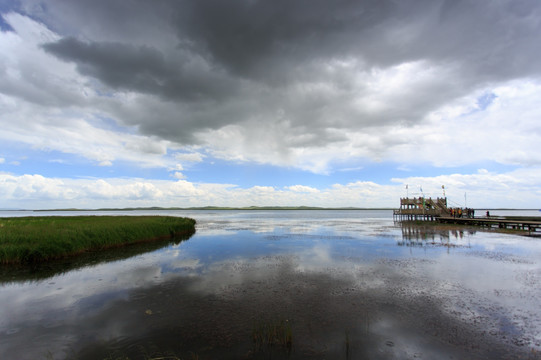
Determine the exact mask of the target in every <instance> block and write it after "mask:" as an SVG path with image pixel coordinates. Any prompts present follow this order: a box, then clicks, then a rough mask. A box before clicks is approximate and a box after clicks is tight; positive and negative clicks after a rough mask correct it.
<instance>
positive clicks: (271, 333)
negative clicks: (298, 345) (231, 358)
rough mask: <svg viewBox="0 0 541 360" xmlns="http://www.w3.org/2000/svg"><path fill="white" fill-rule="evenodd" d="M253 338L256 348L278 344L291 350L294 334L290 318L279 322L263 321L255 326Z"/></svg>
mask: <svg viewBox="0 0 541 360" xmlns="http://www.w3.org/2000/svg"><path fill="white" fill-rule="evenodd" d="M252 339H253V342H254V345H255V348H256V350H260V349H263V348H265V347H272V346H278V347H282V348H284V349H286V350H287V351H288V352H289V351H291V346H292V345H293V335H292V331H291V324H290V323H289V321H288V320H282V321H278V322H261V323H259V324H257V325H256V326H254V328H253V331H252Z"/></svg>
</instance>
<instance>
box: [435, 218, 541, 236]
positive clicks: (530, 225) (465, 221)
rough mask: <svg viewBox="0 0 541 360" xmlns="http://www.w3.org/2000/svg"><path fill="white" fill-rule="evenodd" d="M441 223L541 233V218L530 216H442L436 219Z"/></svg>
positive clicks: (531, 233) (532, 233)
mask: <svg viewBox="0 0 541 360" xmlns="http://www.w3.org/2000/svg"><path fill="white" fill-rule="evenodd" d="M435 220H436V221H438V222H440V223H446V224H461V225H474V226H482V227H486V228H490V229H511V230H523V231H528V233H529V234H530V235H535V234H540V233H541V218H540V219H539V220H537V219H533V218H528V217H520V216H517V217H503V216H502V217H477V218H456V217H450V216H441V217H438V218H436V219H435Z"/></svg>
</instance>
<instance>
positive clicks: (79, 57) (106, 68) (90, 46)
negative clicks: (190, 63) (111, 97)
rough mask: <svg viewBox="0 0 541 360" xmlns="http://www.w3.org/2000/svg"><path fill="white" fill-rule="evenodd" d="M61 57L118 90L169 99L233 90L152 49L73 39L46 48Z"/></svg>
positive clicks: (213, 94)
mask: <svg viewBox="0 0 541 360" xmlns="http://www.w3.org/2000/svg"><path fill="white" fill-rule="evenodd" d="M43 48H44V49H45V50H46V51H48V52H50V53H52V54H54V55H56V56H57V57H59V58H61V59H63V60H67V61H72V62H74V63H76V64H77V68H78V70H79V72H80V73H82V74H84V75H87V76H92V77H94V78H97V79H99V80H100V81H102V82H103V83H104V84H107V85H109V86H111V87H112V88H115V89H126V90H132V91H138V92H142V93H149V94H156V95H161V96H164V97H166V98H184V99H196V98H198V97H200V96H211V97H214V98H216V97H220V96H222V95H224V94H226V92H229V93H230V91H231V90H230V89H229V88H228V87H227V86H225V84H224V79H220V78H219V77H218V76H216V74H213V73H205V74H197V73H193V72H192V73H190V72H189V71H187V70H186V69H185V68H184V64H182V63H174V62H172V61H171V59H166V58H165V56H164V54H163V53H162V52H161V51H159V50H158V49H155V48H153V47H151V46H145V45H143V46H135V45H132V44H123V43H112V42H99V43H97V42H94V43H85V42H82V41H80V40H77V39H75V38H72V37H66V38H63V39H61V40H59V41H58V42H55V43H49V44H45V45H43Z"/></svg>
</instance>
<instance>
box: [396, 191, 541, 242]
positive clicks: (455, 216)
mask: <svg viewBox="0 0 541 360" xmlns="http://www.w3.org/2000/svg"><path fill="white" fill-rule="evenodd" d="M487 214H488V212H487ZM393 219H394V220H395V221H437V222H440V223H446V224H460V225H471V226H481V227H486V228H490V229H495V228H496V229H512V230H522V231H528V233H529V234H530V235H535V234H539V235H541V217H539V218H537V217H521V216H499V217H494V216H483V217H475V211H474V210H473V209H468V208H448V207H447V198H445V197H444V198H436V199H435V200H434V199H432V198H424V197H418V198H401V199H400V209H398V210H394V211H393Z"/></svg>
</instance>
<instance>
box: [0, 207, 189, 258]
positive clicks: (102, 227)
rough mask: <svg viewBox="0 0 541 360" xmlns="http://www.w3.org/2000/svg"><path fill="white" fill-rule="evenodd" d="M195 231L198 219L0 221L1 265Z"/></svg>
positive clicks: (160, 217)
mask: <svg viewBox="0 0 541 360" xmlns="http://www.w3.org/2000/svg"><path fill="white" fill-rule="evenodd" d="M193 232H195V220H193V219H190V218H180V217H172V216H41V217H20V218H0V263H1V264H21V263H38V262H44V261H48V260H52V259H59V258H64V257H68V256H73V255H77V254H81V253H84V252H88V251H99V250H102V249H107V248H113V247H120V246H125V245H127V244H133V243H140V242H145V241H153V240H156V239H161V238H168V237H173V236H175V235H176V234H189V233H193Z"/></svg>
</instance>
